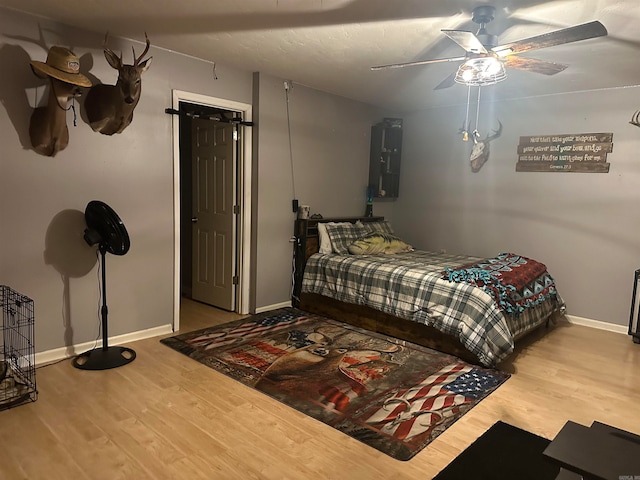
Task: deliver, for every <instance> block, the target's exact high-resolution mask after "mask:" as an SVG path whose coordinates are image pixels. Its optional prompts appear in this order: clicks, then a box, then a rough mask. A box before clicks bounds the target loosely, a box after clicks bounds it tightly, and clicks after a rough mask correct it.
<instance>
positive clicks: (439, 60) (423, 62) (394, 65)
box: [371, 57, 467, 70]
mask: <svg viewBox="0 0 640 480" xmlns="http://www.w3.org/2000/svg"><path fill="white" fill-rule="evenodd" d="M466 59H467V57H451V58H436V59H433V60H418V61H416V62H406V63H392V64H390V65H378V66H376V67H371V70H384V69H386V68H404V67H413V66H414V65H428V64H430V63H443V62H461V61H463V60H466Z"/></svg>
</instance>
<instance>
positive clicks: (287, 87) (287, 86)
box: [284, 80, 298, 213]
mask: <svg viewBox="0 0 640 480" xmlns="http://www.w3.org/2000/svg"><path fill="white" fill-rule="evenodd" d="M292 89H293V83H291V81H289V80H285V81H284V96H285V103H286V106H287V133H288V134H289V161H290V163H291V188H292V190H293V200H292V202H291V206H292V208H293V213H296V212H297V211H298V199H297V198H296V177H295V175H294V171H293V148H291V115H290V114H289V90H292Z"/></svg>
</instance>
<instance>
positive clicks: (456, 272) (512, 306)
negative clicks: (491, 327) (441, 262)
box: [443, 253, 557, 315]
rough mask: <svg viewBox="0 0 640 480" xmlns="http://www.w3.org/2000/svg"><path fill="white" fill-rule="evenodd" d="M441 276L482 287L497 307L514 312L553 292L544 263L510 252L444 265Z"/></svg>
mask: <svg viewBox="0 0 640 480" xmlns="http://www.w3.org/2000/svg"><path fill="white" fill-rule="evenodd" d="M443 278H446V279H448V280H449V281H452V282H466V283H470V284H472V285H476V286H478V287H481V288H483V289H484V291H485V292H487V293H488V294H489V295H491V296H493V298H494V299H495V301H496V302H497V304H498V307H499V308H500V309H501V310H504V311H506V312H509V313H514V314H516V315H518V314H520V313H522V312H523V311H524V309H525V308H528V307H533V306H535V305H538V304H539V303H541V302H543V301H545V300H546V299H548V298H550V297H554V296H556V295H557V291H556V285H555V281H554V280H553V278H552V277H551V275H549V272H547V267H546V266H545V265H544V264H542V263H540V262H537V261H536V260H532V259H530V258H527V257H523V256H521V255H516V254H514V253H501V254H499V255H497V256H496V257H493V258H487V259H485V260H482V261H480V262H476V263H471V264H468V265H463V266H462V267H458V268H455V269H454V268H447V269H445V271H444V272H443Z"/></svg>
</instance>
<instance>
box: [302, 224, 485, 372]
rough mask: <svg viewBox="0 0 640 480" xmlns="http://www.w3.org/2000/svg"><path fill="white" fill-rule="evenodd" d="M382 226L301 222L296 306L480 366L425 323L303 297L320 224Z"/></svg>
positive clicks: (456, 343)
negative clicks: (306, 268)
mask: <svg viewBox="0 0 640 480" xmlns="http://www.w3.org/2000/svg"><path fill="white" fill-rule="evenodd" d="M358 220H360V221H361V222H379V221H382V220H384V217H342V218H322V219H313V218H310V219H298V220H296V223H295V232H294V235H295V237H296V246H295V258H294V266H295V271H294V287H293V296H292V304H293V306H295V307H298V308H300V309H301V310H304V311H307V312H311V313H317V314H319V315H324V316H326V317H329V318H333V319H335V320H340V321H343V322H346V323H349V324H351V325H355V326H357V327H360V328H364V329H367V330H371V331H374V332H378V333H381V334H383V335H388V336H391V337H395V338H397V339H399V340H406V341H408V342H412V343H417V344H419V345H422V346H425V347H429V348H433V349H434V350H438V351H441V352H446V353H449V354H451V355H455V356H456V357H459V358H462V359H463V360H466V361H468V362H471V363H475V364H480V361H479V360H478V357H477V356H476V355H475V354H473V353H471V352H470V351H469V350H467V348H466V347H465V346H464V345H463V344H462V343H461V342H460V340H458V338H457V337H454V336H452V335H447V334H445V333H442V332H441V331H440V330H438V329H436V328H434V327H430V326H427V325H423V324H421V323H416V322H412V321H409V320H405V319H404V318H399V317H394V316H392V315H389V314H387V313H384V312H381V311H378V310H375V309H373V308H370V307H366V306H361V305H354V304H351V303H345V302H340V301H338V300H334V299H332V298H328V297H324V296H322V295H318V294H314V293H301V288H302V276H303V273H304V267H305V265H306V263H307V259H308V258H309V257H310V256H311V255H313V254H314V253H317V252H318V251H319V248H320V240H319V237H318V223H320V222H351V223H355V222H356V221H358Z"/></svg>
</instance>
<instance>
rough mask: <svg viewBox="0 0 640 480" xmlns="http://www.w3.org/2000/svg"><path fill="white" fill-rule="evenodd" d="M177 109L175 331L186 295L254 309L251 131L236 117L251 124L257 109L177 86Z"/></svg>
mask: <svg viewBox="0 0 640 480" xmlns="http://www.w3.org/2000/svg"><path fill="white" fill-rule="evenodd" d="M173 109H174V110H177V111H180V112H182V113H181V114H180V115H176V116H174V118H173V120H174V121H173V130H174V205H175V206H174V216H175V251H174V254H175V259H174V262H175V273H174V322H173V324H174V325H173V328H174V331H175V330H178V329H179V328H180V298H181V296H182V294H183V293H185V294H186V295H187V296H190V297H193V298H194V299H196V300H199V301H202V302H204V303H208V304H211V305H213V306H215V307H218V308H222V309H225V310H229V311H233V312H236V313H240V314H247V313H249V285H250V278H249V265H250V258H249V256H250V238H251V232H250V228H251V221H250V219H251V188H250V186H251V132H250V130H249V128H248V127H244V126H242V125H241V124H238V123H237V122H236V123H233V122H229V120H230V119H242V120H243V121H244V122H250V121H251V106H250V105H248V104H240V103H237V102H230V101H227V100H223V99H217V98H213V97H205V96H202V95H198V94H191V93H188V92H180V91H174V92H173ZM187 112H190V113H189V115H185V114H183V113H187ZM199 149H201V150H199ZM192 158H195V159H196V160H195V163H194V162H192V161H191V159H192ZM192 167H193V168H192ZM194 175H195V176H194ZM194 179H195V184H194ZM203 182H204V183H203ZM207 182H208V183H207ZM216 182H217V186H216ZM192 186H195V188H192ZM203 193H204V197H202V194H203ZM223 193H224V195H222V194H223ZM198 195H201V198H200V199H198ZM223 197H224V198H223ZM202 202H204V203H205V204H206V208H204V209H199V204H202ZM200 206H201V205H200ZM207 216H208V217H209V218H205V217H207ZM200 227H202V228H200Z"/></svg>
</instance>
